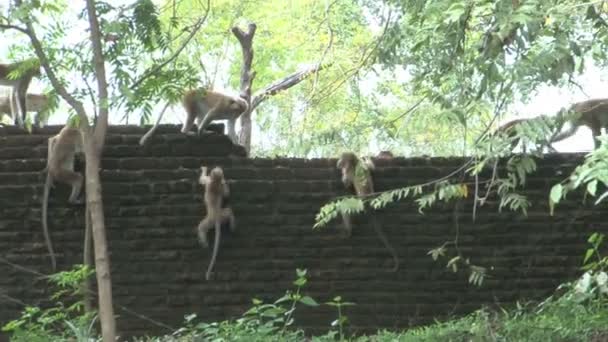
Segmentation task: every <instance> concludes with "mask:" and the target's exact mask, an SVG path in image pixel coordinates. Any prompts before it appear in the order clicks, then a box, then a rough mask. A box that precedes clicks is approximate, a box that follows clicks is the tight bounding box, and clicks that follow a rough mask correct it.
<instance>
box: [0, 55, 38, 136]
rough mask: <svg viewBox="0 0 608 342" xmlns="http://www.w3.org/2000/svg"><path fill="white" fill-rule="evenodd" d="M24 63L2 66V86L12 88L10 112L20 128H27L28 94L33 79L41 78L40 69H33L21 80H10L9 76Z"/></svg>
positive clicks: (0, 73)
mask: <svg viewBox="0 0 608 342" xmlns="http://www.w3.org/2000/svg"><path fill="white" fill-rule="evenodd" d="M21 63H23V62H16V63H12V64H0V85H3V86H9V87H11V91H10V94H11V95H10V98H11V99H10V101H9V104H10V108H11V109H10V112H11V115H12V117H13V120H14V122H15V125H17V126H19V127H25V115H26V112H27V109H26V108H27V107H26V93H27V88H28V87H29V86H30V82H31V81H32V78H34V77H36V76H40V67H38V68H32V69H30V70H28V71H27V72H25V73H24V74H22V76H21V78H18V79H9V78H8V75H9V74H11V73H12V72H13V71H15V70H16V69H17V68H19V67H20V66H21Z"/></svg>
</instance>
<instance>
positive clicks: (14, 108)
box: [9, 89, 24, 127]
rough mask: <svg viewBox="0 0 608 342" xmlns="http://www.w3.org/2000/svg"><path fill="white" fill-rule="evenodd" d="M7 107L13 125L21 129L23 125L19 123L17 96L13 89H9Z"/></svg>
mask: <svg viewBox="0 0 608 342" xmlns="http://www.w3.org/2000/svg"><path fill="white" fill-rule="evenodd" d="M9 105H10V108H11V115H12V117H13V123H14V124H15V126H17V127H23V126H24V125H23V123H22V122H21V114H20V109H19V100H18V95H17V91H16V90H15V89H11V91H10V95H9Z"/></svg>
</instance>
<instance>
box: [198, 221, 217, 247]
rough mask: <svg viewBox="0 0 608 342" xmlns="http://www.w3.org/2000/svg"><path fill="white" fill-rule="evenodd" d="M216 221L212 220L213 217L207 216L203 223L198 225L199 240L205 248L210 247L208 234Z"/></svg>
mask: <svg viewBox="0 0 608 342" xmlns="http://www.w3.org/2000/svg"><path fill="white" fill-rule="evenodd" d="M213 224H214V221H213V220H211V217H209V216H206V217H205V218H204V219H202V220H201V222H200V223H199V224H198V228H197V232H198V240H199V241H200V243H201V245H203V247H205V248H207V247H209V241H207V232H208V231H209V228H211V227H213Z"/></svg>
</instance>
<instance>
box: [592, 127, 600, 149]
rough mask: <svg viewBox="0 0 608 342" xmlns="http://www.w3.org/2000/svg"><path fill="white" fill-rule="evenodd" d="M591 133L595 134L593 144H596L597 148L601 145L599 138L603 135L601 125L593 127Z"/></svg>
mask: <svg viewBox="0 0 608 342" xmlns="http://www.w3.org/2000/svg"><path fill="white" fill-rule="evenodd" d="M591 133H592V135H593V145H594V146H595V149H597V148H598V147H600V145H601V144H600V141H599V140H597V138H598V137H599V136H600V135H602V128H601V127H600V126H595V127H591Z"/></svg>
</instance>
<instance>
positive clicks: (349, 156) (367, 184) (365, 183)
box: [336, 152, 399, 272]
mask: <svg viewBox="0 0 608 342" xmlns="http://www.w3.org/2000/svg"><path fill="white" fill-rule="evenodd" d="M336 167H337V168H339V169H341V170H342V183H343V184H344V186H345V187H346V188H347V189H350V188H351V187H352V188H354V190H355V194H356V195H357V196H359V197H361V196H365V195H369V194H372V193H374V182H373V179H372V175H371V171H372V170H374V169H375V165H374V163H373V162H372V161H371V159H369V158H363V159H359V158H358V157H357V156H356V155H355V154H354V153H352V152H343V153H342V154H341V156H340V158H339V159H338V162H337V164H336ZM342 220H343V222H344V229H345V231H346V235H347V236H351V235H352V223H351V218H350V215H349V214H348V213H342ZM371 220H372V225H373V226H374V230H375V231H376V235H377V236H378V238H379V239H380V241H382V243H383V244H384V246H385V247H386V249H388V251H389V252H390V254H391V255H392V257H393V261H394V266H393V268H392V269H391V271H392V272H396V271H397V270H398V269H399V258H398V257H397V253H396V252H395V250H394V249H393V247H392V246H391V244H390V243H389V242H388V239H387V238H386V235H385V234H384V231H383V230H382V228H381V227H380V225H379V224H378V222H377V221H376V218H375V216H374V215H372V216H371Z"/></svg>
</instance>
